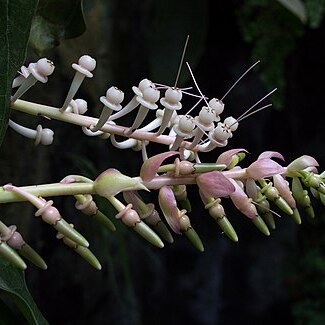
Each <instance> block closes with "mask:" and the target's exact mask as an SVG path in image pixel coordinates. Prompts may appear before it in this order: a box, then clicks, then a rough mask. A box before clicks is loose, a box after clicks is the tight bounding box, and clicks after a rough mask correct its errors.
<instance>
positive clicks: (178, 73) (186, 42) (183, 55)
mask: <svg viewBox="0 0 325 325" xmlns="http://www.w3.org/2000/svg"><path fill="white" fill-rule="evenodd" d="M189 38H190V35H187V37H186V41H185V45H184V48H183V53H182V57H181V61H180V63H179V67H178V71H177V75H176V80H175V84H174V88H176V86H177V82H178V79H179V76H180V74H181V70H182V65H183V61H184V57H185V52H186V48H187V44H188V40H189Z"/></svg>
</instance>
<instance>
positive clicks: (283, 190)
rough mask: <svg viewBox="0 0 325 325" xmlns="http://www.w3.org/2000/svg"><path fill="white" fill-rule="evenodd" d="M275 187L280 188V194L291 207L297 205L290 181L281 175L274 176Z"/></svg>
mask: <svg viewBox="0 0 325 325" xmlns="http://www.w3.org/2000/svg"><path fill="white" fill-rule="evenodd" d="M273 184H274V187H275V188H276V189H277V190H278V192H279V194H280V195H281V196H282V197H283V198H284V199H285V201H286V202H287V203H288V204H289V205H290V207H291V208H295V207H296V201H295V199H294V198H293V196H292V194H291V191H290V187H289V184H288V182H287V181H286V180H285V179H284V177H283V176H281V175H274V176H273Z"/></svg>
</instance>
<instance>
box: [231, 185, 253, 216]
mask: <svg viewBox="0 0 325 325" xmlns="http://www.w3.org/2000/svg"><path fill="white" fill-rule="evenodd" d="M230 182H231V183H232V184H233V186H234V188H235V191H234V192H233V193H231V194H230V199H231V201H232V202H233V203H234V205H235V207H236V208H237V209H238V210H239V211H240V212H241V213H243V214H244V215H245V216H247V217H248V218H250V219H254V218H256V217H257V211H256V208H255V206H254V205H253V203H252V200H251V199H249V198H248V196H247V195H246V193H245V192H244V190H243V189H242V188H241V187H240V186H239V185H238V184H237V182H236V181H235V180H233V179H230Z"/></svg>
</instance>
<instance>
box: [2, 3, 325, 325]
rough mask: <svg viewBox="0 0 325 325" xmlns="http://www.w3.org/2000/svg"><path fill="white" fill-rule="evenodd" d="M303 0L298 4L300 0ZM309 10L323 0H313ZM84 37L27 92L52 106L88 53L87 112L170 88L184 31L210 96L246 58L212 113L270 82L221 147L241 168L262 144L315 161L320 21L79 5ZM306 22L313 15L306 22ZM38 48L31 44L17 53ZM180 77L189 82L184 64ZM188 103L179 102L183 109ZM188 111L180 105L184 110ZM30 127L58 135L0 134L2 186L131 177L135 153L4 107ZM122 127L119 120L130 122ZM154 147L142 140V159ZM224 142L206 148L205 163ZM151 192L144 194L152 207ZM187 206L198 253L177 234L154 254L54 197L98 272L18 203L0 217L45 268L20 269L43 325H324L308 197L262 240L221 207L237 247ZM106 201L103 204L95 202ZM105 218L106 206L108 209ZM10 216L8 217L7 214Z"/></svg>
mask: <svg viewBox="0 0 325 325" xmlns="http://www.w3.org/2000/svg"><path fill="white" fill-rule="evenodd" d="M311 2H312V1H309V2H308V3H311ZM314 2H315V3H316V2H317V1H314ZM318 3H319V10H321V8H323V7H322V1H318ZM85 18H86V23H87V31H86V33H85V34H84V35H83V36H81V37H79V38H77V39H75V40H69V41H65V42H62V43H61V45H60V46H59V47H58V48H57V49H55V50H53V51H49V52H47V53H45V55H46V56H47V57H48V58H50V59H52V60H53V61H54V62H55V65H56V71H55V74H54V75H53V77H51V79H50V81H49V83H48V84H46V85H38V86H37V87H34V89H32V90H31V91H30V92H29V93H28V94H26V95H25V98H26V99H30V100H32V101H36V102H40V103H46V104H49V105H54V106H60V104H62V102H63V100H64V97H65V95H66V92H67V90H68V87H69V84H70V81H71V78H72V76H73V71H72V69H71V68H70V65H71V63H73V62H76V60H77V59H78V57H79V56H81V55H83V54H89V55H91V56H93V57H95V58H96V59H97V68H96V70H95V76H94V78H93V80H87V81H85V82H84V85H83V87H82V88H81V90H80V92H79V93H78V95H79V96H80V97H81V98H84V99H86V100H87V101H88V105H89V111H88V113H87V114H89V115H94V116H98V115H99V114H100V109H101V104H100V103H99V101H98V98H99V97H100V96H101V95H103V94H104V93H105V91H106V89H107V88H108V87H110V86H111V85H116V86H118V87H119V88H121V89H122V90H124V92H125V94H126V100H125V102H127V100H128V99H130V98H131V96H132V91H131V86H133V85H137V84H138V82H139V81H140V80H141V79H143V78H145V77H147V78H149V79H152V80H154V81H158V82H162V83H169V84H173V82H174V79H175V75H176V71H177V66H178V63H179V59H180V55H181V51H182V47H183V44H184V41H185V38H186V35H187V34H189V35H190V43H189V47H188V51H187V56H186V60H188V61H189V62H190V64H191V66H192V67H193V70H194V73H195V76H196V78H197V81H198V83H199V85H200V87H201V89H202V90H203V92H204V93H205V94H206V95H207V96H209V97H219V98H220V97H222V96H223V94H224V93H225V92H226V90H227V89H228V88H229V87H230V86H231V84H232V83H233V82H234V81H235V80H236V79H237V78H238V77H239V76H240V74H241V73H242V72H243V71H245V70H246V69H247V68H248V67H249V66H250V65H251V64H252V63H253V62H255V61H256V60H257V59H260V60H261V61H262V62H261V64H260V65H259V67H258V68H257V69H256V70H255V71H254V72H251V73H250V74H249V75H248V76H247V77H245V79H244V80H243V81H241V82H240V84H239V85H238V86H237V87H236V88H235V89H234V90H233V92H231V94H229V96H228V97H227V98H226V99H225V103H226V108H225V112H224V113H223V117H226V116H230V115H231V116H235V117H236V116H239V115H240V114H241V113H242V112H243V111H244V110H245V109H247V108H249V107H250V106H251V105H252V104H254V103H255V102H256V101H257V100H258V99H259V98H261V97H263V96H264V95H265V94H266V92H267V91H269V90H270V89H272V88H274V87H278V88H279V91H278V94H276V95H275V96H273V97H272V99H270V100H271V101H273V103H274V108H271V109H267V110H265V111H264V112H261V113H259V114H257V115H254V116H253V117H251V118H248V119H247V120H245V121H243V122H242V123H241V124H240V127H239V129H238V131H236V133H235V136H234V138H233V139H231V141H230V142H229V146H228V148H229V149H231V148H238V147H239V148H245V149H247V150H248V151H249V152H250V153H251V154H250V155H249V157H248V158H247V162H246V161H244V162H243V166H244V165H245V164H248V163H249V162H250V161H252V160H253V159H256V158H257V156H258V155H259V154H260V153H261V152H263V151H264V150H275V151H280V152H281V153H282V154H283V155H284V156H285V158H286V161H287V162H290V161H292V160H293V159H295V158H297V157H298V156H300V155H303V154H308V155H311V156H314V157H315V158H316V159H317V160H318V161H319V163H320V165H321V166H324V164H325V151H324V150H323V148H324V142H323V139H324V133H323V129H324V113H323V110H324V108H325V105H324V92H325V88H324V87H325V86H324V85H325V82H324V81H325V80H324V71H325V67H324V62H325V60H324V58H325V55H324V54H325V53H324V41H325V30H324V22H322V21H321V20H320V22H319V23H318V25H317V26H314V25H312V23H311V22H309V24H308V23H307V24H306V25H303V24H302V23H301V22H300V21H299V20H298V18H296V17H295V16H294V15H293V14H292V13H290V12H289V11H287V10H286V9H285V8H284V7H282V6H281V5H280V4H279V3H278V2H276V1H260V3H258V2H256V1H245V3H244V4H242V2H240V1H235V0H233V1H151V0H145V1H141V2H139V1H133V0H132V1H124V2H123V1H107V2H105V1H99V0H98V1H92V2H90V1H88V2H85ZM310 19H311V18H310ZM35 59H37V57H36V56H35V54H33V53H32V51H30V53H29V57H28V60H29V61H28V62H30V61H31V60H35ZM180 84H181V86H183V85H184V86H187V85H193V84H192V83H191V80H190V79H189V74H188V72H187V71H186V69H185V68H183V70H182V76H181V81H180ZM186 105H190V103H187V102H186V101H185V103H184V106H185V107H186ZM184 111H185V110H184ZM12 116H14V117H15V119H16V120H17V121H21V122H22V123H25V125H26V124H28V125H30V126H34V125H35V126H36V125H37V123H38V122H40V121H41V122H42V124H43V125H46V126H49V127H51V128H53V129H54V130H55V142H54V144H53V145H52V146H50V147H37V148H35V147H34V146H33V144H32V143H31V141H29V140H28V139H25V138H22V137H20V136H19V135H17V134H15V133H14V132H13V131H11V130H8V132H7V136H6V139H5V143H4V144H3V146H2V148H1V154H2V157H4V159H3V161H2V162H1V169H2V171H3V180H2V181H3V183H4V184H5V183H6V182H12V183H14V184H16V185H29V184H41V183H50V182H57V181H59V180H60V179H62V178H63V177H64V176H66V175H68V174H76V173H79V174H82V175H85V176H89V177H91V178H95V177H96V175H98V174H99V173H100V172H102V171H103V170H105V169H107V168H109V167H115V168H118V169H119V170H120V171H121V172H124V173H127V174H128V175H130V176H136V175H137V174H138V171H139V167H140V166H141V155H140V153H138V152H133V151H132V150H126V151H120V150H117V149H116V148H114V147H112V145H111V144H109V143H107V142H105V141H103V140H101V139H98V138H87V137H86V136H85V135H83V133H82V132H81V130H80V129H79V128H77V127H74V126H69V125H64V124H63V123H60V122H56V121H46V120H39V121H35V120H33V119H34V118H32V117H25V116H23V114H21V113H17V112H14V114H13V115H12ZM124 121H125V124H126V125H129V124H130V121H128V120H127V119H126V120H124ZM162 150H164V148H163V147H161V146H153V145H152V146H149V152H150V153H151V154H153V153H156V152H160V151H162ZM221 152H222V151H221V150H219V149H218V150H216V151H214V152H212V153H209V154H208V155H205V156H203V160H204V161H215V160H216V158H217V156H218V155H219V154H220V153H221ZM156 194H157V193H152V195H151V196H150V197H148V199H150V200H152V201H153V202H156V200H157V199H156ZM189 197H190V200H191V202H192V205H193V211H192V213H191V215H190V217H191V221H192V224H193V226H194V227H195V229H196V230H197V231H198V233H199V234H200V236H201V238H202V240H203V243H204V245H205V252H204V253H199V252H197V251H196V250H195V249H194V248H193V247H192V246H191V245H190V243H189V242H188V241H187V240H186V238H185V237H184V236H182V237H180V236H177V235H175V236H174V237H175V239H176V241H175V243H174V244H173V245H169V244H166V246H165V248H164V249H162V250H160V249H156V248H154V247H151V246H150V244H148V243H146V242H144V241H143V240H142V239H141V238H139V237H138V236H137V235H136V234H135V233H133V232H131V231H129V229H126V227H124V226H123V225H120V224H119V223H118V222H115V224H116V225H117V228H118V231H117V232H115V233H108V232H107V231H106V230H104V229H102V228H101V227H100V226H98V225H97V224H95V223H94V222H91V220H88V219H87V218H86V217H85V216H83V215H81V214H79V212H77V211H75V210H74V209H73V205H74V200H73V199H72V198H55V204H56V206H57V207H59V208H60V211H61V212H62V214H63V215H64V216H65V217H66V218H67V219H68V220H71V221H73V223H74V224H75V225H76V227H77V228H78V229H79V230H80V231H81V232H82V233H83V234H84V235H85V236H86V238H88V239H89V240H90V242H91V249H92V251H93V252H94V253H95V254H96V255H97V256H98V258H99V259H100V261H101V263H102V266H103V269H102V271H101V272H98V271H96V270H94V269H92V268H91V267H90V266H88V264H87V263H85V262H84V261H83V260H82V259H80V258H79V257H78V256H76V255H75V254H74V253H73V252H72V251H70V250H68V249H67V248H66V247H63V245H62V244H61V243H59V242H58V241H57V240H56V239H55V236H54V232H53V231H52V229H49V228H48V227H46V226H45V225H44V224H42V223H41V222H40V221H39V220H36V218H34V217H33V213H34V212H35V211H34V209H33V208H32V207H30V206H29V205H28V204H26V203H19V204H18V203H17V204H10V205H6V211H5V215H6V218H7V220H10V222H11V220H17V223H19V224H20V227H21V228H20V229H23V231H22V232H23V234H24V236H25V238H26V239H28V241H29V243H31V244H32V245H33V246H34V247H36V248H37V249H38V251H39V252H41V254H42V256H44V257H45V259H46V261H47V263H48V266H49V269H48V270H47V271H45V272H44V271H39V270H37V269H36V268H35V267H33V266H30V267H29V268H28V270H27V272H26V278H27V282H28V285H29V288H30V291H31V293H32V295H33V296H34V298H35V300H36V302H37V304H38V305H39V307H40V309H41V311H42V312H43V313H44V316H45V317H46V318H47V319H48V320H49V322H50V323H51V324H88V323H92V324H152V323H155V324H204V325H205V324H206V325H210V324H211V325H212V324H238V323H240V324H261V323H263V324H274V323H276V324H323V323H324V321H325V312H324V310H325V308H324V307H325V301H324V291H325V281H324V275H325V274H324V273H325V258H324V255H323V249H324V245H325V243H324V239H323V237H324V235H323V233H324V229H325V228H324V221H323V220H324V214H323V212H322V211H323V207H321V206H320V204H318V203H317V202H314V201H313V203H314V206H315V211H316V215H317V219H316V220H309V219H308V218H307V217H306V216H305V215H303V224H302V225H301V226H297V225H295V224H294V223H293V221H292V220H290V218H289V217H286V216H283V217H282V218H281V219H279V220H276V221H277V229H276V230H275V231H272V234H271V236H270V237H265V236H264V235H262V234H261V233H259V232H258V230H257V229H256V228H255V227H254V226H253V225H252V224H251V223H250V222H249V221H248V220H247V218H245V217H244V216H243V215H241V214H240V213H239V212H238V211H236V209H234V208H233V207H232V206H231V205H227V204H225V208H226V211H227V215H228V218H229V219H230V220H231V222H232V223H233V225H234V227H235V229H236V231H237V233H238V236H239V242H238V243H232V242H231V241H230V240H228V239H227V238H226V237H225V236H223V235H222V234H221V232H220V229H219V228H218V226H217V225H216V224H215V222H214V221H213V220H212V218H211V217H210V216H209V215H208V214H207V212H206V211H204V208H203V205H202V204H201V202H200V200H199V196H198V193H197V191H196V189H193V190H190V191H189ZM102 203H103V202H101V204H102ZM111 217H112V219H114V217H113V215H111ZM18 220H19V221H18Z"/></svg>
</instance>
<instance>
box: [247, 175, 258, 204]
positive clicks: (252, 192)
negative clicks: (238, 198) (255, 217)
mask: <svg viewBox="0 0 325 325" xmlns="http://www.w3.org/2000/svg"><path fill="white" fill-rule="evenodd" d="M245 189H246V193H247V195H248V196H249V197H250V198H252V199H253V200H256V199H257V196H258V195H257V193H258V186H257V185H256V183H255V181H254V180H253V179H251V178H248V179H247V180H246V184H245Z"/></svg>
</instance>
